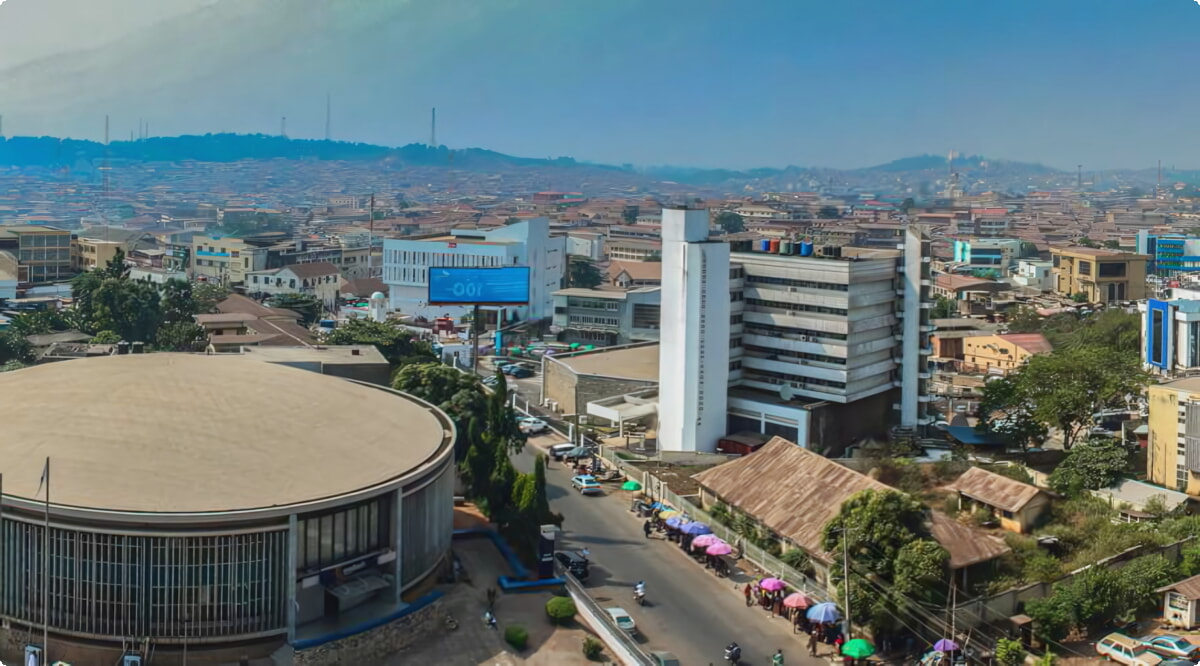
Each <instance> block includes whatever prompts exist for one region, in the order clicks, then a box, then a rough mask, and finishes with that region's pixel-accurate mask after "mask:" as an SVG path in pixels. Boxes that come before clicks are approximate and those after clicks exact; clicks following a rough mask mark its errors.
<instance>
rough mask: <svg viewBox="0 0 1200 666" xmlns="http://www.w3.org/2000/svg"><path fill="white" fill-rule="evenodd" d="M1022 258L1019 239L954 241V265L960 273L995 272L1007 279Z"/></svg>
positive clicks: (997, 275)
mask: <svg viewBox="0 0 1200 666" xmlns="http://www.w3.org/2000/svg"><path fill="white" fill-rule="evenodd" d="M1020 256H1021V240H1020V239H1017V238H973V239H970V240H958V241H954V263H955V264H957V265H958V266H957V268H958V269H959V270H958V272H963V271H967V272H974V271H994V272H995V273H996V277H1007V276H1008V274H1009V272H1010V271H1011V270H1012V267H1013V264H1015V263H1017V259H1019V258H1020Z"/></svg>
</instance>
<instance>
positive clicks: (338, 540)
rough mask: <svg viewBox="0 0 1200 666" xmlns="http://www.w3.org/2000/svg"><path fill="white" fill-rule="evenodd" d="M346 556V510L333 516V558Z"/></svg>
mask: <svg viewBox="0 0 1200 666" xmlns="http://www.w3.org/2000/svg"><path fill="white" fill-rule="evenodd" d="M344 557H346V512H342V513H338V514H334V516H333V559H335V560H340V559H342V558H344Z"/></svg>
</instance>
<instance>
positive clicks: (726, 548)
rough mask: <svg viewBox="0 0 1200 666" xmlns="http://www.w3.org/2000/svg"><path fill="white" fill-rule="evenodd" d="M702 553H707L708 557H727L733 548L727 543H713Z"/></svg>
mask: <svg viewBox="0 0 1200 666" xmlns="http://www.w3.org/2000/svg"><path fill="white" fill-rule="evenodd" d="M704 552H706V553H708V554H709V555H728V554H730V553H732V552H733V546H730V545H729V544H727V543H714V544H713V545H711V546H709V547H708V550H706V551H704Z"/></svg>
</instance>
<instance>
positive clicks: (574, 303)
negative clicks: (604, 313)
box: [567, 296, 621, 312]
mask: <svg viewBox="0 0 1200 666" xmlns="http://www.w3.org/2000/svg"><path fill="white" fill-rule="evenodd" d="M567 307H572V308H587V309H589V310H609V311H612V312H616V311H617V310H620V309H621V303H620V302H619V301H611V300H608V299H600V298H577V297H575V296H569V297H567Z"/></svg>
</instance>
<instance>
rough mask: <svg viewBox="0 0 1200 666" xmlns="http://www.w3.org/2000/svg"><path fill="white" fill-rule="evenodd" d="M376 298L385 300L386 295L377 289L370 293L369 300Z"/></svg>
mask: <svg viewBox="0 0 1200 666" xmlns="http://www.w3.org/2000/svg"><path fill="white" fill-rule="evenodd" d="M377 298H378V299H385V300H386V299H387V296H384V295H383V292H382V291H377V292H375V293H373V294H371V300H375V299H377Z"/></svg>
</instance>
